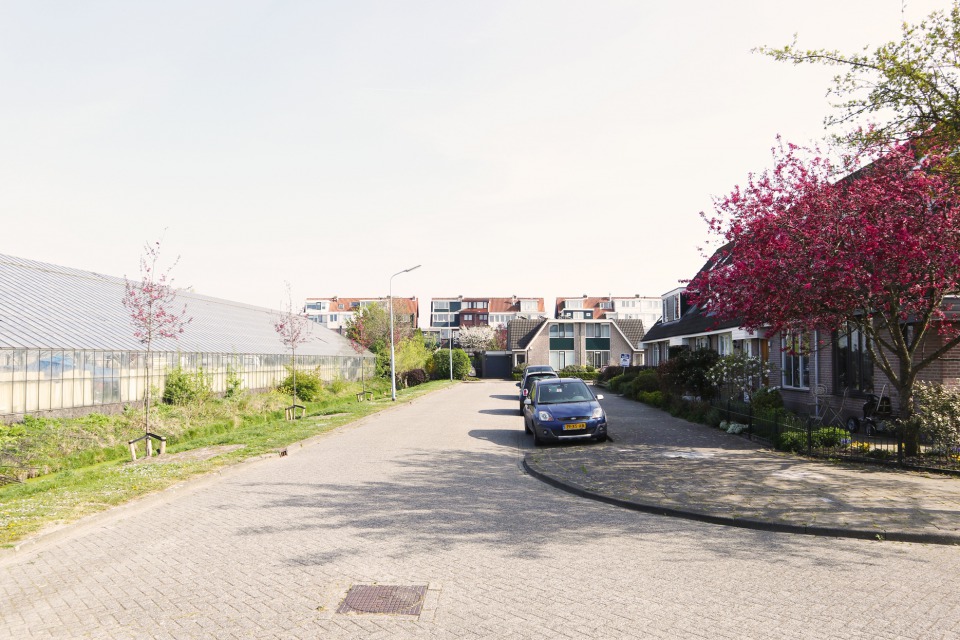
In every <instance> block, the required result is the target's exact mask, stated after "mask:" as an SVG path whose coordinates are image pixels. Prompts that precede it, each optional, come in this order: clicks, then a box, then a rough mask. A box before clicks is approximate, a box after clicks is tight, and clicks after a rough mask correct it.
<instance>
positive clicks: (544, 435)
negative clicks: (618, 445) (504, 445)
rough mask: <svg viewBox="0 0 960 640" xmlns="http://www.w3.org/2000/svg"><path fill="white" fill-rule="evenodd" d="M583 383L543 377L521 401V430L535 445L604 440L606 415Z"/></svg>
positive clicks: (601, 398) (575, 380) (597, 397)
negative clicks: (531, 435) (528, 435)
mask: <svg viewBox="0 0 960 640" xmlns="http://www.w3.org/2000/svg"><path fill="white" fill-rule="evenodd" d="M597 400H603V396H594V395H593V392H592V391H591V390H590V387H588V386H587V385H586V384H585V383H584V382H583V380H581V379H579V378H543V379H540V380H537V381H536V382H535V383H534V385H533V390H532V391H531V392H530V395H528V396H527V398H526V399H525V400H524V401H523V429H524V431H526V432H527V433H532V434H533V441H534V443H535V444H538V445H540V444H543V443H545V442H563V441H566V440H590V439H592V440H596V441H597V442H603V441H605V440H606V439H607V416H606V414H605V413H604V412H603V407H601V406H600V403H599V402H597Z"/></svg>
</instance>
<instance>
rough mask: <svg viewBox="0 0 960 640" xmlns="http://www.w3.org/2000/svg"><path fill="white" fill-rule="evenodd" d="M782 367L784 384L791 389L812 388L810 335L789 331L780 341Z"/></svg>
mask: <svg viewBox="0 0 960 640" xmlns="http://www.w3.org/2000/svg"><path fill="white" fill-rule="evenodd" d="M780 346H781V352H780V368H781V372H782V374H783V386H784V387H789V388H791V389H809V388H810V356H809V348H810V344H809V337H808V336H807V335H806V334H800V333H788V334H787V335H785V336H784V337H783V338H781V341H780Z"/></svg>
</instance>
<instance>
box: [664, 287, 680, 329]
mask: <svg viewBox="0 0 960 640" xmlns="http://www.w3.org/2000/svg"><path fill="white" fill-rule="evenodd" d="M681 311H682V309H681V308H680V294H679V293H676V294H674V295H671V296H667V297H665V298H664V299H663V321H664V322H673V321H674V320H679V319H680V313H681Z"/></svg>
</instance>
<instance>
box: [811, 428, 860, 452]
mask: <svg viewBox="0 0 960 640" xmlns="http://www.w3.org/2000/svg"><path fill="white" fill-rule="evenodd" d="M810 441H811V444H812V445H813V446H814V447H816V448H818V449H832V448H834V447H839V446H840V445H842V444H844V441H846V442H849V441H850V434H849V433H848V432H847V430H846V429H840V428H838V427H827V428H825V429H817V430H816V431H814V432H813V433H812V434H810Z"/></svg>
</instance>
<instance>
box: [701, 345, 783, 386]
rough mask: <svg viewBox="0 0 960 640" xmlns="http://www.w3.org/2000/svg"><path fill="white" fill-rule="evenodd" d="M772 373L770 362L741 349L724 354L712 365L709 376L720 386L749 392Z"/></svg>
mask: <svg viewBox="0 0 960 640" xmlns="http://www.w3.org/2000/svg"><path fill="white" fill-rule="evenodd" d="M769 373H770V365H769V363H768V362H767V361H766V360H764V359H762V358H759V357H757V356H748V355H747V354H746V353H744V352H742V351H739V352H737V353H731V354H730V355H726V356H723V357H722V358H720V360H718V361H717V364H715V365H713V366H712V367H710V369H709V370H708V371H707V377H708V378H709V379H710V380H711V381H712V382H713V383H714V384H715V385H717V386H718V387H722V386H726V387H728V388H729V389H730V390H736V391H739V392H741V393H745V394H749V393H750V392H752V391H755V390H756V389H757V388H758V387H760V386H761V385H762V384H763V383H764V382H765V381H766V379H767V375H768V374H769Z"/></svg>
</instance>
